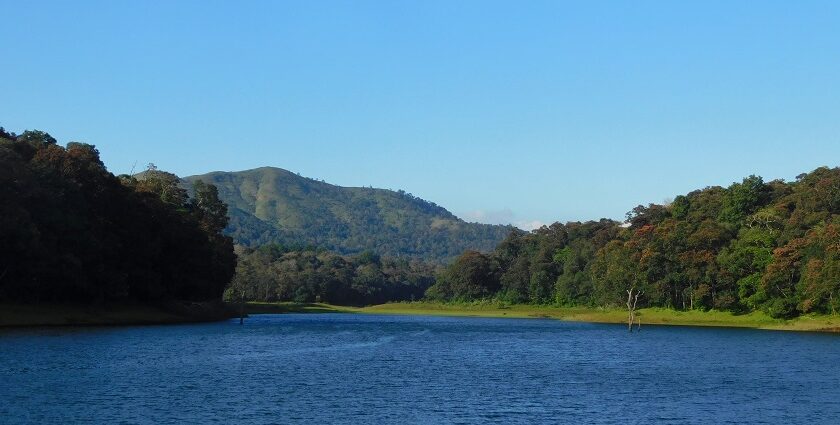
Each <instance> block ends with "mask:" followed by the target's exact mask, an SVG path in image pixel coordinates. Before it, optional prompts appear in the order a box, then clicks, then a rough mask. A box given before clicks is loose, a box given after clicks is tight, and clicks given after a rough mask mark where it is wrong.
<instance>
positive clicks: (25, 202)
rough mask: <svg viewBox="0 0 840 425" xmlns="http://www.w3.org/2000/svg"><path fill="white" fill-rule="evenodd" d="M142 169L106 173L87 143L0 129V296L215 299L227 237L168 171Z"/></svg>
mask: <svg viewBox="0 0 840 425" xmlns="http://www.w3.org/2000/svg"><path fill="white" fill-rule="evenodd" d="M146 174H147V176H146V178H142V179H140V180H138V179H136V178H133V177H130V176H121V177H116V176H114V175H113V174H111V173H109V172H108V171H107V170H106V169H105V166H104V165H103V163H102V161H101V160H100V159H99V152H98V151H97V150H96V148H95V147H94V146H92V145H87V144H83V143H69V144H68V145H67V146H66V147H61V146H59V145H58V144H57V143H56V140H55V139H54V138H53V137H51V136H50V135H49V134H48V133H45V132H41V131H27V132H24V133H23V134H21V135H20V136H15V135H14V134H11V133H7V132H6V131H4V130H2V129H0V301H5V302H27V303H39V302H56V303H68V302H72V303H100V304H101V303H103V302H107V301H129V300H130V301H141V302H162V301H165V300H171V299H180V300H211V299H218V298H220V297H221V295H222V291H223V289H224V287H225V285H226V284H227V283H228V281H229V280H230V278H231V276H232V275H233V270H234V265H235V257H234V254H233V245H232V241H231V240H230V238H227V237H224V236H222V235H221V234H220V233H219V229H220V227H219V223H211V221H212V220H210V219H209V218H208V217H209V216H208V214H209V213H207V212H205V211H204V209H203V208H204V206H198V205H193V204H191V203H190V202H189V200H188V198H187V197H186V195H185V192H183V191H182V190H181V189H180V188H178V184H177V183H178V179H177V177H175V176H174V175H172V174H169V173H164V172H162V171H158V170H156V169H155V170H150V172H148V173H146ZM208 190H209V189H208ZM212 208H214V209H216V210H219V209H221V208H222V206H221V205H218V204H216V205H213V207H212ZM208 220H209V221H208ZM205 221H207V223H205ZM222 227H223V226H222Z"/></svg>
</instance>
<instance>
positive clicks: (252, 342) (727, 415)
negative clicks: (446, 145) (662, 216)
mask: <svg viewBox="0 0 840 425" xmlns="http://www.w3.org/2000/svg"><path fill="white" fill-rule="evenodd" d="M0 422H2V423H37V424H43V423H90V422H94V423H149V424H162V423H246V424H247V423H253V424H263V423H265V424H268V423H305V424H321V423H364V424H368V423H370V424H387V423H393V424H411V423H420V424H439V423H463V424H472V423H502V424H517V423H521V424H531V423H596V424H628V423H631V424H632V423H674V424H686V423H697V424H701V423H702V424H708V423H737V424H741V423H770V424H795V423H808V424H823V423H824V424H837V423H840V337H838V336H837V335H825V334H808V333H787V332H768V331H754V330H734V329H708V328H707V329H703V328H688V327H654V326H647V327H645V328H643V329H642V332H641V333H638V334H632V335H630V334H628V333H627V331H626V329H625V328H623V327H622V326H614V325H597V324H586V323H566V322H559V321H552V320H527V319H523V320H518V319H479V318H443V317H423V316H413V317H412V316H373V315H349V314H323V315H321V314H307V315H297V314H288V315H260V316H255V317H253V318H250V319H248V320H247V321H246V324H245V325H244V326H240V325H239V324H238V321H230V322H221V323H213V324H199V325H178V326H158V327H152V326H147V327H125V328H61V329H47V330H15V331H8V330H7V331H0Z"/></svg>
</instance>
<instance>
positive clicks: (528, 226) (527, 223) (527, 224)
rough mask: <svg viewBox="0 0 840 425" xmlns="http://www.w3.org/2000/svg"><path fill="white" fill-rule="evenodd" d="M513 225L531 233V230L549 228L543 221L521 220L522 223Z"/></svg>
mask: <svg viewBox="0 0 840 425" xmlns="http://www.w3.org/2000/svg"><path fill="white" fill-rule="evenodd" d="M513 225H514V226H516V227H518V228H520V229H522V230H527V231H529V232H530V231H531V230H534V229H539V228H540V227H543V226H547V224H545V223H543V222H542V221H539V220H520V221H517V222H516V223H513Z"/></svg>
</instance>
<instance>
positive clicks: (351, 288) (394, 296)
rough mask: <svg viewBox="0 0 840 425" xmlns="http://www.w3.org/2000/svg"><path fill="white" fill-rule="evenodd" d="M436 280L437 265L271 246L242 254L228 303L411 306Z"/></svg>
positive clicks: (366, 254)
mask: <svg viewBox="0 0 840 425" xmlns="http://www.w3.org/2000/svg"><path fill="white" fill-rule="evenodd" d="M434 275H435V267H434V266H431V265H429V264H427V263H423V262H420V261H418V260H411V261H409V260H407V259H405V258H401V259H394V258H381V257H380V256H379V255H377V254H374V253H372V252H370V251H368V252H364V253H362V254H359V255H356V256H349V257H348V256H341V255H338V254H336V253H333V252H329V251H324V250H318V249H315V248H313V247H300V246H298V247H284V246H282V245H277V244H271V245H264V246H262V247H259V248H257V249H244V250H242V251H241V252H239V262H238V264H237V266H236V276H235V278H234V280H233V283H232V284H231V287H230V288H228V291H227V292H226V293H225V298H226V299H227V300H229V301H237V300H240V299H247V300H251V301H264V302H273V301H297V302H326V303H331V304H340V305H367V304H381V303H385V302H388V301H413V300H419V299H421V298H422V297H423V294H424V292H425V291H426V289H427V288H429V286H431V285H432V284H433V283H434Z"/></svg>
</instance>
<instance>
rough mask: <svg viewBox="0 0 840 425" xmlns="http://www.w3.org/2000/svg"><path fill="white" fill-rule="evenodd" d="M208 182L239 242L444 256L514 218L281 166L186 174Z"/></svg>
mask: <svg viewBox="0 0 840 425" xmlns="http://www.w3.org/2000/svg"><path fill="white" fill-rule="evenodd" d="M184 180H185V182H187V183H188V184H190V185H191V183H192V182H194V181H196V180H202V181H204V182H206V183H212V184H214V185H216V186H217V187H218V188H219V196H220V198H221V199H222V200H224V201H225V202H226V203H227V204H228V206H229V214H230V217H231V221H230V225H229V226H228V228H227V229H226V232H227V233H228V234H229V235H231V236H232V237H233V238H234V241H235V242H236V243H238V244H241V245H246V246H257V245H262V244H265V243H271V242H278V243H284V244H292V243H300V244H311V245H315V246H317V247H320V248H326V249H330V250H334V251H337V252H340V253H343V254H355V253H359V252H363V251H365V250H371V251H374V252H376V253H378V254H382V255H388V256H406V257H411V258H420V259H425V260H433V261H443V260H446V259H449V258H452V257H454V256H456V255H458V254H460V253H461V252H463V251H464V250H466V249H475V250H480V251H490V250H492V249H493V248H494V247H495V246H496V245H497V244H498V243H499V242H500V241H501V240H502V239H504V237H505V236H507V234H508V233H509V232H510V231H511V230H513V227H511V226H497V225H489V224H478V223H466V222H464V221H463V220H461V219H459V218H458V217H456V216H454V215H453V214H452V213H450V212H449V211H447V210H446V209H444V208H442V207H440V206H438V205H435V204H434V203H431V202H427V201H424V200H422V199H420V198H417V197H414V196H412V195H410V194H407V193H405V192H403V191H398V192H395V191H392V190H385V189H373V188H364V187H341V186H335V185H331V184H328V183H324V182H321V181H318V180H314V179H309V178H305V177H301V176H299V175H297V174H294V173H291V172H289V171H286V170H283V169H280V168H271V167H264V168H257V169H254V170H247V171H239V172H213V173H208V174H204V175H199V176H190V177H186V178H184Z"/></svg>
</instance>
